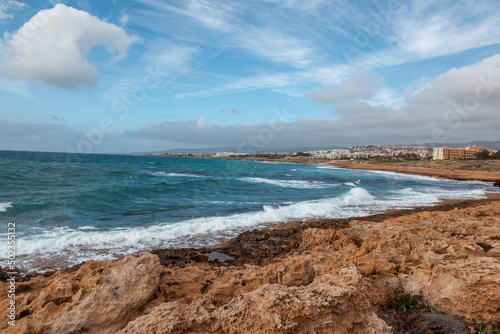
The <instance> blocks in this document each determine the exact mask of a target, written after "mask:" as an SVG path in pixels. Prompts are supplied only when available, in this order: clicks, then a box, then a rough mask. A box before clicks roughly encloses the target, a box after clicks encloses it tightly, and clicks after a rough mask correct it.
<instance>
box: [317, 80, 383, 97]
mask: <svg viewBox="0 0 500 334" xmlns="http://www.w3.org/2000/svg"><path fill="white" fill-rule="evenodd" d="M380 83H381V80H380V79H375V78H373V77H371V76H368V75H364V74H357V75H354V76H352V77H350V78H348V79H345V80H343V81H342V82H341V83H340V85H338V86H334V87H331V88H328V89H321V88H314V90H313V91H312V92H311V93H310V94H309V97H310V98H311V99H312V100H315V101H318V102H322V103H338V102H341V101H345V100H350V99H357V98H361V99H365V100H366V99H369V98H371V97H372V96H373V95H374V86H376V85H379V84H380Z"/></svg>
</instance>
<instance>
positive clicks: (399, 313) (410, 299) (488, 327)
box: [383, 289, 500, 334]
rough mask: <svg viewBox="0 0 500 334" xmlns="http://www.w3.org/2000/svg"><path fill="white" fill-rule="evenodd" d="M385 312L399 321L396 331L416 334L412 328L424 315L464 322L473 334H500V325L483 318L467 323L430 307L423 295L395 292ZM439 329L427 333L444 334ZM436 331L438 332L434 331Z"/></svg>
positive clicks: (385, 307) (384, 307)
mask: <svg viewBox="0 0 500 334" xmlns="http://www.w3.org/2000/svg"><path fill="white" fill-rule="evenodd" d="M383 311H384V312H387V313H389V314H391V313H392V314H393V315H394V316H393V317H392V322H394V319H397V321H396V329H398V328H399V329H402V328H406V329H410V331H403V332H405V333H414V332H413V331H411V328H413V327H414V325H415V324H416V323H418V322H419V321H418V319H420V321H421V320H422V319H423V318H422V316H421V315H422V314H437V315H439V316H440V317H443V318H442V319H443V321H444V322H448V323H449V320H446V319H450V318H451V319H455V321H459V322H462V324H463V325H465V326H466V327H467V328H468V330H469V331H470V333H471V334H500V323H494V322H491V321H485V320H484V319H482V318H480V319H479V320H478V319H473V320H472V322H470V321H466V320H465V319H464V318H463V317H461V318H456V317H450V316H448V315H446V314H445V313H443V312H438V311H437V310H436V309H434V308H432V307H430V306H429V305H428V304H427V303H426V302H425V301H424V299H423V297H422V296H421V295H414V294H408V293H405V292H404V291H403V290H401V289H397V290H395V291H394V293H393V294H392V295H391V296H390V297H389V298H388V299H387V303H386V305H384V306H383ZM390 319H391V318H389V320H390ZM390 322H391V321H390ZM444 322H443V324H444ZM392 325H393V326H394V323H392ZM463 325H462V326H463ZM439 327H440V326H437V327H431V328H427V331H426V332H425V333H429V334H430V333H443V332H442V331H440V328H439ZM434 329H435V330H436V331H434ZM396 332H398V331H396ZM419 333H420V332H419Z"/></svg>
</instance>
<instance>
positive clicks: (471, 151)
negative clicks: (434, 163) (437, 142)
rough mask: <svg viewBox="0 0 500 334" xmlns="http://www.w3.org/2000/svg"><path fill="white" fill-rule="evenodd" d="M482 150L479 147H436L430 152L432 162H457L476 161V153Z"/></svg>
mask: <svg viewBox="0 0 500 334" xmlns="http://www.w3.org/2000/svg"><path fill="white" fill-rule="evenodd" d="M482 150H483V148H482V147H479V146H467V147H455V148H450V147H448V146H443V147H436V148H434V151H433V152H432V158H433V159H434V160H459V159H476V153H479V152H481V151H482Z"/></svg>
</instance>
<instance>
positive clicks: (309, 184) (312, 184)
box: [239, 177, 338, 189]
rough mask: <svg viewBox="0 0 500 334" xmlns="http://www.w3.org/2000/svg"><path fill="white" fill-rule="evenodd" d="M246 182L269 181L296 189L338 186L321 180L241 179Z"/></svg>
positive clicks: (272, 183)
mask: <svg viewBox="0 0 500 334" xmlns="http://www.w3.org/2000/svg"><path fill="white" fill-rule="evenodd" d="M239 180H241V181H244V182H249V183H267V184H271V185H274V186H278V187H283V188H296V189H314V188H316V189H318V188H330V187H335V186H338V184H328V183H325V182H320V181H303V180H271V179H265V178H261V177H243V178H241V179H239Z"/></svg>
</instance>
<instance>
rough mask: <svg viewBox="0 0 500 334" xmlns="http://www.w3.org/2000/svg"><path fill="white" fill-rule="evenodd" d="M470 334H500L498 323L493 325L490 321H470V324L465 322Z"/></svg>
mask: <svg viewBox="0 0 500 334" xmlns="http://www.w3.org/2000/svg"><path fill="white" fill-rule="evenodd" d="M465 323H466V324H467V325H468V326H469V328H470V332H471V334H500V323H498V322H497V323H496V324H495V323H493V322H491V321H488V322H485V321H484V319H480V320H479V321H478V320H475V319H474V320H472V323H468V322H465Z"/></svg>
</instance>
